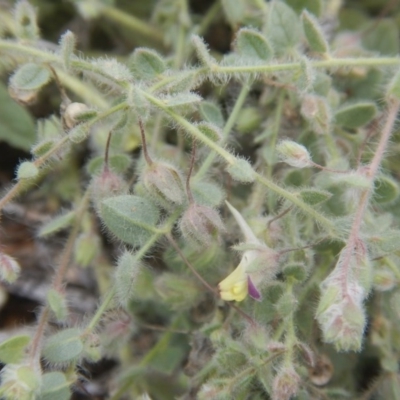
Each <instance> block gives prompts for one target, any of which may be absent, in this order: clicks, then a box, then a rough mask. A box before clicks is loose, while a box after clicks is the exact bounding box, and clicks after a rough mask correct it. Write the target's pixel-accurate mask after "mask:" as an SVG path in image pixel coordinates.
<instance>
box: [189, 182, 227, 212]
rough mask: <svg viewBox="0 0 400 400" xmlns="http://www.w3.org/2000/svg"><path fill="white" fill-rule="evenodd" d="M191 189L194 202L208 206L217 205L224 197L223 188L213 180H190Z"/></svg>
mask: <svg viewBox="0 0 400 400" xmlns="http://www.w3.org/2000/svg"><path fill="white" fill-rule="evenodd" d="M191 189H192V192H193V197H194V199H195V200H196V203H198V204H202V205H204V206H209V207H218V206H220V205H221V204H222V202H223V201H224V200H225V198H226V193H225V192H224V190H223V189H222V188H221V187H220V186H218V185H217V184H215V183H213V182H207V181H198V180H193V179H192V181H191Z"/></svg>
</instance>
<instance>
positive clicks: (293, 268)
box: [282, 263, 307, 282]
mask: <svg viewBox="0 0 400 400" xmlns="http://www.w3.org/2000/svg"><path fill="white" fill-rule="evenodd" d="M282 272H283V274H284V275H285V277H286V278H294V279H296V280H297V281H299V282H302V281H304V280H305V279H306V277H307V272H306V269H305V268H304V265H303V264H301V263H293V264H288V265H285V266H284V267H283V269H282Z"/></svg>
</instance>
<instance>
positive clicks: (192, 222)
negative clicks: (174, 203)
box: [179, 203, 225, 246]
mask: <svg viewBox="0 0 400 400" xmlns="http://www.w3.org/2000/svg"><path fill="white" fill-rule="evenodd" d="M179 227H180V230H181V232H182V235H183V237H184V238H185V239H187V240H189V241H190V242H194V243H195V244H197V245H199V246H202V245H205V246H209V245H211V243H212V242H213V240H215V239H216V238H217V239H218V237H219V233H220V231H223V230H225V228H224V224H223V222H222V220H221V218H220V216H219V214H218V212H217V211H215V210H213V209H212V208H210V207H206V206H201V205H198V204H196V203H193V204H191V205H190V206H189V208H188V209H187V210H186V211H185V213H184V214H183V216H182V219H181V221H180V224H179Z"/></svg>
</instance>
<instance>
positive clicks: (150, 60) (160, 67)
mask: <svg viewBox="0 0 400 400" xmlns="http://www.w3.org/2000/svg"><path fill="white" fill-rule="evenodd" d="M130 63H131V64H132V67H133V69H134V71H135V72H136V74H137V75H138V77H139V78H140V79H152V78H155V77H157V76H158V75H160V74H162V73H163V72H164V71H165V70H166V68H167V67H166V65H165V62H164V60H163V59H162V57H161V56H160V55H159V54H158V53H157V52H156V51H154V50H150V49H146V48H143V47H139V48H137V49H135V51H134V53H133V55H132V57H131V59H130Z"/></svg>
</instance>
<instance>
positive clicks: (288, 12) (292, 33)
mask: <svg viewBox="0 0 400 400" xmlns="http://www.w3.org/2000/svg"><path fill="white" fill-rule="evenodd" d="M267 37H268V38H269V39H270V40H271V42H272V45H273V47H274V49H275V51H276V52H278V53H284V52H285V51H286V50H287V49H289V48H292V47H294V46H295V45H296V44H297V43H298V42H299V40H300V38H301V25H300V21H299V17H298V16H297V15H296V13H295V12H294V11H293V10H292V9H291V8H290V7H289V6H288V5H287V4H285V3H284V2H283V1H277V0H275V1H273V2H271V3H270V8H269V12H268V19H267Z"/></svg>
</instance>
